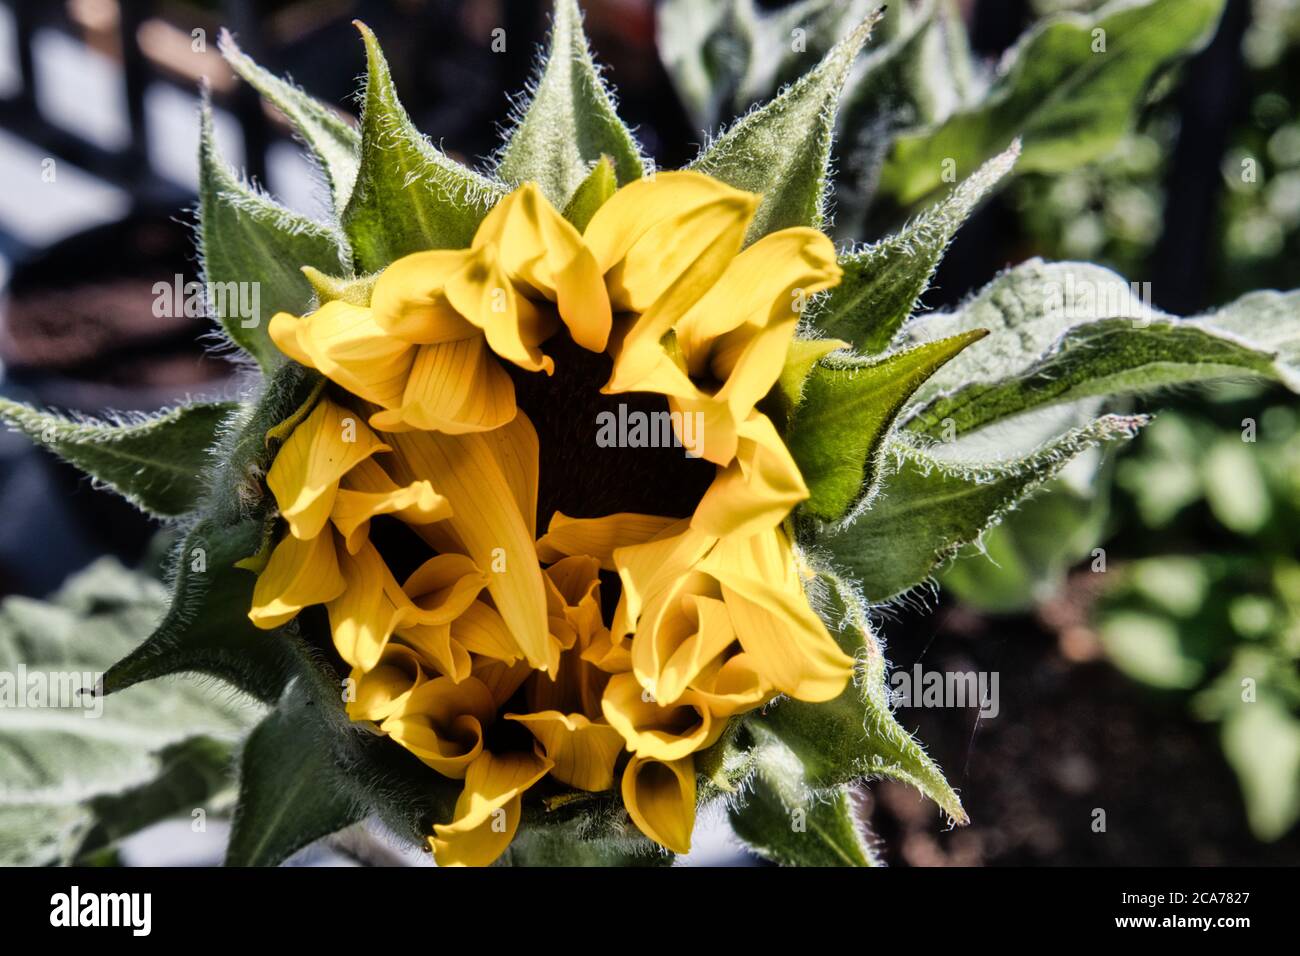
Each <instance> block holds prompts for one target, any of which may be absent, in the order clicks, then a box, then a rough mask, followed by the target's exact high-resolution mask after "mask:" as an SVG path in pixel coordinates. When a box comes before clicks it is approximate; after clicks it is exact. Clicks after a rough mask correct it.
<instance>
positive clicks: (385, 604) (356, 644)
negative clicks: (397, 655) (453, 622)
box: [327, 541, 415, 671]
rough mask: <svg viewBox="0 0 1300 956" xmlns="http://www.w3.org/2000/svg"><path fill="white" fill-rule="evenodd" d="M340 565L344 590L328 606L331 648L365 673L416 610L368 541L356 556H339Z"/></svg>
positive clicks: (375, 662) (376, 661) (377, 660)
mask: <svg viewBox="0 0 1300 956" xmlns="http://www.w3.org/2000/svg"><path fill="white" fill-rule="evenodd" d="M340 564H341V567H342V571H343V580H344V581H345V582H346V584H347V586H346V587H345V588H344V589H343V591H342V593H340V594H339V596H338V597H337V598H335V599H334V600H333V601H331V602H330V603H329V604H328V605H327V607H328V610H329V617H330V630H331V631H332V632H333V634H334V647H335V648H336V649H337V650H338V652H339V655H340V656H341V657H342V658H343V659H344V660H345V661H347V662H348V663H349V664H351V665H352V666H353V667H359V668H361V669H362V670H363V671H368V670H370V669H371V668H372V667H374V666H375V665H376V664H377V663H379V658H380V656H381V655H382V654H383V652H384V647H385V645H387V644H388V639H389V638H390V637H392V635H393V631H394V630H396V629H397V628H398V627H399V626H400V625H402V624H404V623H407V622H408V621H409V620H410V618H411V617H412V616H414V611H415V608H414V607H413V606H412V604H411V602H410V600H409V599H408V598H407V596H406V595H405V594H403V593H402V589H401V588H399V587H398V586H397V581H395V580H394V579H393V574H392V572H391V571H389V570H388V566H387V565H386V564H384V559H383V558H381V557H380V556H379V552H378V551H376V550H375V546H374V545H372V544H371V543H370V542H369V541H367V542H365V543H364V544H363V545H362V546H361V548H360V550H358V551H357V553H356V554H354V555H349V554H343V555H341V556H340Z"/></svg>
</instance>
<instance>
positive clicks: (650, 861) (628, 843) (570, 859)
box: [501, 822, 674, 867]
mask: <svg viewBox="0 0 1300 956" xmlns="http://www.w3.org/2000/svg"><path fill="white" fill-rule="evenodd" d="M631 829H632V830H633V831H635V832H634V833H632V834H629V835H628V836H624V837H617V836H601V837H590V836H585V835H584V834H583V832H582V831H583V827H582V826H581V825H580V824H579V823H577V822H572V823H564V824H555V823H538V824H535V825H533V826H523V827H520V829H519V832H518V834H517V835H516V836H515V838H514V840H513V841H511V843H510V849H509V850H507V851H506V855H505V856H504V857H503V858H502V860H501V862H502V863H503V864H509V865H510V866H633V867H650V866H672V863H673V859H674V855H673V854H672V853H668V852H665V851H664V850H663V849H662V848H661V847H659V846H658V845H657V844H655V843H652V842H651V841H650V840H647V839H646V838H645V837H643V836H641V834H640V832H639V831H636V830H635V827H633V828H631Z"/></svg>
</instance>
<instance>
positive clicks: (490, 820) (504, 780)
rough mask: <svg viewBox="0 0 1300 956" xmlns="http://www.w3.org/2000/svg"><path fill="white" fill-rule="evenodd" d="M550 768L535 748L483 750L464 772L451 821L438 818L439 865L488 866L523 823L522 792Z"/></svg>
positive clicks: (433, 843) (433, 841) (432, 840)
mask: <svg viewBox="0 0 1300 956" xmlns="http://www.w3.org/2000/svg"><path fill="white" fill-rule="evenodd" d="M550 769H551V761H549V760H547V759H546V758H544V757H538V756H537V755H535V754H526V753H509V754H502V755H500V756H498V755H496V754H492V753H487V752H484V753H483V754H482V755H481V756H479V757H478V759H476V760H475V761H474V762H473V763H472V764H471V765H470V766H469V772H468V773H466V775H465V789H464V790H463V791H462V792H461V795H460V797H459V798H458V799H457V800H456V808H455V810H454V812H453V815H452V820H451V823H439V824H435V825H434V828H433V835H432V836H431V837H429V847H430V849H432V850H433V856H434V859H435V860H437V862H438V865H439V866H487V865H488V864H490V863H491V862H492V861H493V860H495V859H496V858H497V857H499V856H500V855H501V854H502V853H504V852H505V850H506V847H508V846H509V845H510V841H511V840H512V839H514V835H515V830H516V829H518V827H519V812H520V803H521V801H520V797H521V795H522V794H523V792H524V791H525V790H527V789H528V788H529V787H531V786H532V785H533V784H535V783H536V782H537V781H538V780H540V779H542V777H544V776H546V772H547V771H548V770H550Z"/></svg>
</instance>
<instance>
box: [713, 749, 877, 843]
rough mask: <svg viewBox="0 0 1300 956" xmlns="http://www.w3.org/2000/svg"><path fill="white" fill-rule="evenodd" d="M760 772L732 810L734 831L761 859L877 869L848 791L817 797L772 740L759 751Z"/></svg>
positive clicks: (788, 753) (794, 760)
mask: <svg viewBox="0 0 1300 956" xmlns="http://www.w3.org/2000/svg"><path fill="white" fill-rule="evenodd" d="M755 749H756V759H757V764H758V768H757V770H756V771H755V773H754V776H753V777H752V778H751V779H750V780H749V782H748V784H747V785H746V788H745V794H744V798H743V802H740V803H738V804H736V805H735V806H733V807H731V809H730V812H729V814H728V815H729V817H730V819H731V829H732V830H733V831H734V832H735V834H736V836H738V837H740V839H741V840H743V841H744V843H745V845H746V846H747V847H748V848H749V849H750V850H752V851H753V852H755V853H757V854H758V855H759V856H761V857H763V858H765V859H768V860H771V861H772V862H774V863H779V864H781V865H782V866H877V865H879V861H878V860H877V859H876V856H875V853H874V851H873V850H872V848H871V845H870V844H869V843H868V842H867V840H866V838H865V837H866V834H865V827H864V826H863V825H862V824H861V823H859V822H858V820H857V819H856V808H855V806H854V802H853V798H852V795H851V792H850V790H849V789H848V788H840V789H837V790H834V791H832V792H831V793H830V794H829V795H828V796H818V795H816V794H814V793H813V792H812V791H810V790H809V789H808V788H807V786H806V785H805V784H804V781H803V767H802V766H801V765H800V764H799V760H798V758H797V757H795V755H794V754H793V753H792V752H791V751H790V749H789V748H788V747H786V746H785V745H784V744H782V743H781V742H780V741H779V740H777V739H775V738H772V739H768V740H765V741H763V742H762V743H760V744H759V745H758V746H757V747H756V748H755Z"/></svg>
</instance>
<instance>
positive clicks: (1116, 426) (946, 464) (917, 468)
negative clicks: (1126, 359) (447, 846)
mask: <svg viewBox="0 0 1300 956" xmlns="http://www.w3.org/2000/svg"><path fill="white" fill-rule="evenodd" d="M1144 423H1145V419H1143V418H1140V417H1123V416H1118V415H1107V416H1105V417H1103V418H1100V419H1097V420H1096V421H1095V422H1092V423H1091V424H1089V425H1085V426H1083V427H1081V428H1076V429H1074V430H1072V431H1070V432H1068V433H1066V434H1065V435H1063V436H1061V437H1060V438H1057V439H1056V440H1055V441H1052V442H1049V443H1048V444H1046V445H1043V446H1041V447H1039V448H1038V449H1037V450H1036V451H1034V452H1032V453H1031V454H1029V455H1028V456H1026V457H1024V458H1020V459H1015V460H1010V461H1007V460H1001V461H995V462H989V463H985V464H977V463H974V462H972V461H970V460H960V461H958V460H953V459H952V458H950V457H946V454H947V453H946V451H945V449H944V447H943V446H942V445H936V446H934V447H933V448H931V449H930V450H929V451H927V452H922V451H919V450H917V449H915V448H912V447H910V446H907V445H904V444H902V443H901V442H896V443H894V444H893V445H892V448H891V450H892V452H893V454H894V457H895V460H894V462H893V464H892V465H891V466H890V467H889V470H888V472H887V473H886V474H885V476H884V478H883V480H882V482H881V486H880V491H879V494H877V496H876V497H875V498H874V499H873V501H872V502H871V504H870V506H869V507H868V508H867V509H865V510H862V511H860V512H858V513H857V514H856V515H855V516H854V517H853V519H852V521H851V522H850V523H848V524H847V525H846V526H843V527H840V528H836V529H831V530H826V531H825V532H824V533H822V534H821V535H819V536H818V537H816V538H815V539H814V541H815V544H816V546H817V547H819V548H822V549H824V550H825V551H826V552H828V554H829V556H830V558H831V560H832V562H833V563H834V564H835V566H836V567H838V568H841V569H842V570H843V571H845V572H846V573H847V574H848V575H850V576H851V577H852V578H853V579H854V580H856V581H858V582H860V583H861V585H862V588H863V590H864V592H865V593H866V595H867V596H868V597H869V598H870V599H871V601H872V602H880V601H887V600H889V599H891V598H894V597H897V596H898V595H900V594H903V593H904V592H906V591H908V590H910V589H911V588H913V587H915V586H916V585H918V584H920V583H922V582H923V581H925V580H926V579H927V578H928V577H929V576H930V575H931V574H932V573H933V572H934V571H936V570H937V569H938V568H939V567H940V566H941V565H943V564H944V563H945V562H946V561H947V560H948V559H949V558H951V557H952V556H953V555H955V554H956V553H957V552H958V551H959V550H960V549H961V548H962V547H964V546H966V545H968V544H971V543H973V542H976V541H978V540H979V538H980V536H981V535H982V534H983V533H984V531H985V530H986V529H988V528H990V527H992V526H993V525H995V524H997V523H998V522H999V521H1000V520H1001V519H1002V518H1003V517H1004V516H1005V515H1006V514H1007V513H1008V512H1009V511H1010V510H1011V509H1012V508H1014V507H1015V506H1016V505H1017V504H1018V503H1019V502H1020V501H1021V500H1022V499H1024V498H1025V497H1026V496H1028V495H1029V494H1031V493H1033V492H1034V491H1035V490H1037V489H1038V488H1039V486H1040V485H1042V484H1043V482H1045V481H1047V480H1049V479H1051V478H1053V477H1055V476H1056V475H1057V474H1058V473H1059V472H1060V470H1061V469H1062V468H1063V467H1064V466H1065V464H1066V463H1067V462H1069V461H1070V459H1072V458H1073V457H1074V456H1076V455H1078V454H1079V453H1081V452H1082V451H1083V450H1085V449H1087V448H1090V447H1093V446H1095V445H1099V444H1102V443H1104V442H1109V441H1114V440H1119V439H1128V438H1130V437H1132V436H1133V434H1134V433H1135V432H1136V430H1137V429H1138V428H1139V427H1140V426H1141V425H1142V424H1144Z"/></svg>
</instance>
